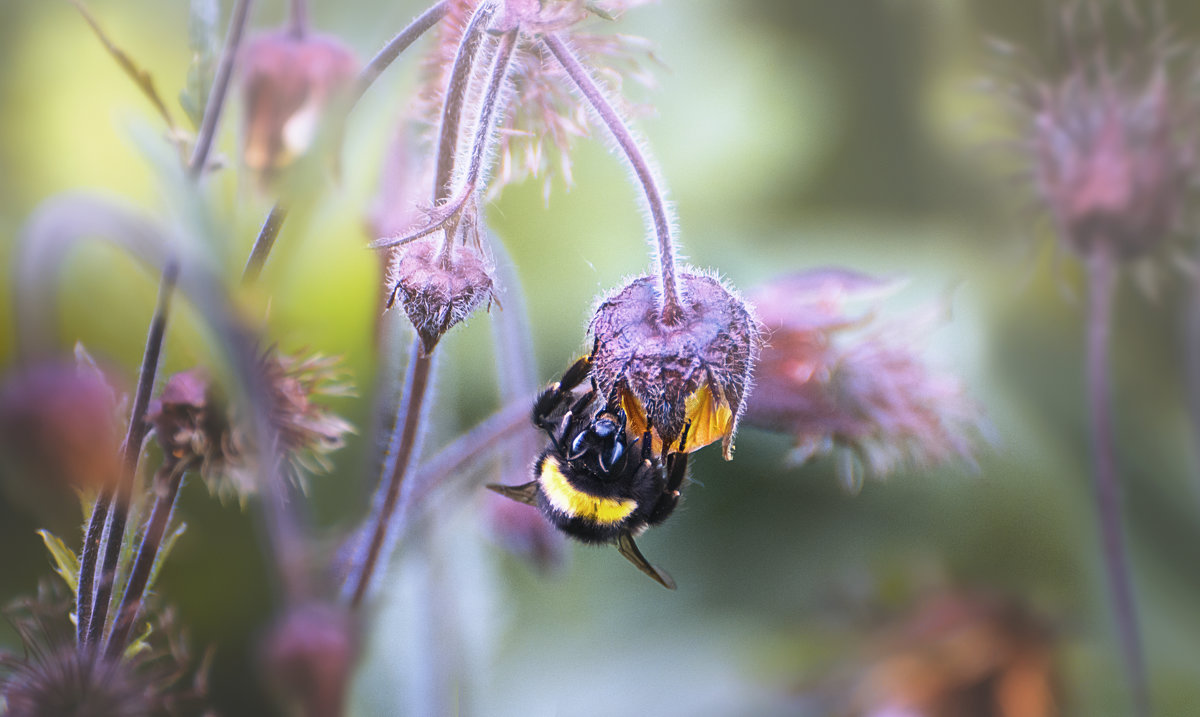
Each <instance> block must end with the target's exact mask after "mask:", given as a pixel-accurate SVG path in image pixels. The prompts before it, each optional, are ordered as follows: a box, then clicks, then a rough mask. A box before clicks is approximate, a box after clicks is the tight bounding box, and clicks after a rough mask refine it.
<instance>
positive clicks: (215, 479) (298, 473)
mask: <svg viewBox="0 0 1200 717" xmlns="http://www.w3.org/2000/svg"><path fill="white" fill-rule="evenodd" d="M261 375H262V377H263V378H264V379H265V380H266V382H267V385H268V386H269V396H270V400H271V405H270V407H269V412H270V416H271V421H272V423H273V424H274V427H275V430H276V431H278V434H279V442H280V448H281V450H282V452H283V454H284V456H285V458H286V459H287V461H288V465H289V467H290V469H291V470H290V471H289V473H290V474H291V476H292V477H293V479H295V480H296V481H298V482H301V485H303V483H302V478H303V475H304V474H305V472H318V471H325V470H328V469H329V468H330V463H329V459H328V455H329V454H330V453H331V452H333V451H335V450H337V449H338V448H341V447H342V444H343V441H344V437H345V435H346V434H347V433H350V432H352V431H353V428H352V427H351V426H350V424H349V423H347V422H346V421H345V420H343V419H342V418H340V417H339V416H337V415H336V414H334V413H333V412H331V411H330V410H329V409H328V408H327V407H326V406H324V405H323V404H322V403H319V402H318V401H317V399H319V398H321V397H335V396H346V395H349V394H350V391H351V389H350V385H349V383H348V382H347V381H346V378H345V374H344V372H343V370H342V369H341V366H340V360H339V359H337V358H330V357H325V356H320V355H317V354H314V355H311V356H307V357H300V356H295V355H289V354H284V353H280V352H278V351H276V350H270V351H268V352H266V353H265V354H263V356H262V359H261ZM239 415H240V414H239V410H238V408H237V407H236V406H235V405H233V404H231V402H230V401H228V400H227V398H226V397H225V395H224V394H223V393H222V391H221V390H220V388H219V387H218V386H217V385H216V384H215V383H214V382H213V381H212V380H211V379H210V378H209V376H208V374H207V373H206V372H204V371H203V370H199V369H197V370H192V371H185V372H182V373H177V374H175V375H173V376H171V377H170V378H169V379H168V380H167V383H166V385H165V386H164V387H163V391H162V395H161V396H160V397H159V399H158V400H156V401H155V402H154V403H153V404H151V408H150V412H149V414H148V416H147V420H148V421H149V422H150V423H151V424H152V425H153V426H154V428H155V432H156V434H157V435H158V441H159V443H160V444H161V445H162V447H163V451H164V452H165V453H166V454H167V455H168V456H171V457H172V458H173V459H174V460H177V461H181V462H196V463H197V464H198V465H199V468H200V474H201V476H203V477H204V479H205V480H206V481H207V482H208V484H209V486H210V488H211V489H212V490H213V491H214V492H215V493H217V494H218V495H220V496H222V497H230V496H239V497H245V496H247V495H250V494H252V493H254V492H255V491H256V490H257V477H256V472H255V467H254V465H253V464H252V463H251V462H250V456H251V455H252V451H251V450H250V445H249V436H248V434H247V433H246V432H245V428H244V426H243V425H242V423H241V421H240V420H239Z"/></svg>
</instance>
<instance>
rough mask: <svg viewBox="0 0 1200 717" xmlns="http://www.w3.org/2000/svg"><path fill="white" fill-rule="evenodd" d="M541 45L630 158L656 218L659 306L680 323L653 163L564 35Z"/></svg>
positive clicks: (671, 247) (667, 226)
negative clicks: (652, 167)
mask: <svg viewBox="0 0 1200 717" xmlns="http://www.w3.org/2000/svg"><path fill="white" fill-rule="evenodd" d="M542 44H543V45H545V46H546V49H548V50H549V51H550V54H552V55H554V58H555V59H556V60H558V64H560V65H562V68H563V70H565V71H566V73H567V76H568V77H570V78H571V81H572V82H574V83H575V86H576V87H578V88H579V91H580V92H581V93H583V96H584V98H585V99H587V101H588V104H589V105H591V106H592V109H593V110H595V112H596V114H597V115H598V116H599V117H600V120H601V121H602V122H603V123H604V125H605V126H606V127H608V129H609V131H610V132H612V135H613V138H614V139H616V141H617V146H618V147H620V148H621V152H622V153H623V154H624V155H625V158H626V159H627V160H629V164H630V166H631V167H633V173H634V174H635V175H636V176H637V180H638V183H639V184H641V186H642V190H643V191H644V192H645V193H646V204H647V205H649V207H650V216H651V218H652V219H653V221H654V234H655V236H656V237H657V239H658V245H657V248H658V265H659V279H660V282H661V284H662V285H661V286H660V287H659V288H660V294H661V296H660V301H661V302H662V305H661V306H660V307H659V309H660V310H661V312H662V321H663V323H664V324H667V325H672V324H675V323H678V322H679V321H680V320H681V319H682V318H683V303H682V301H681V299H680V297H679V286H678V283H677V281H676V274H677V271H676V268H675V244H674V240H673V239H672V238H671V220H670V218H669V216H668V213H667V203H666V200H665V199H663V195H662V192H661V190H660V189H659V186H658V182H657V180H656V179H655V177H654V172H653V170H651V169H650V162H649V161H648V160H647V159H646V155H645V153H644V152H643V151H642V148H641V147H639V146H638V143H637V140H635V139H634V138H633V133H632V132H631V131H630V130H629V127H628V126H626V124H625V122H624V121H623V120H622V119H621V116H620V114H618V113H617V110H616V109H615V108H614V107H613V106H612V104H611V103H610V102H609V101H608V98H606V97H605V96H604V92H603V91H602V90H601V89H600V86H599V85H597V84H596V81H595V80H593V79H592V76H591V75H590V74H588V71H587V69H585V68H584V66H583V64H582V63H581V62H580V61H579V59H578V58H576V57H575V55H574V53H572V52H571V48H569V47H568V46H567V44H566V43H565V42H563V40H562V38H560V37H558V36H557V35H552V34H546V35H543V36H542Z"/></svg>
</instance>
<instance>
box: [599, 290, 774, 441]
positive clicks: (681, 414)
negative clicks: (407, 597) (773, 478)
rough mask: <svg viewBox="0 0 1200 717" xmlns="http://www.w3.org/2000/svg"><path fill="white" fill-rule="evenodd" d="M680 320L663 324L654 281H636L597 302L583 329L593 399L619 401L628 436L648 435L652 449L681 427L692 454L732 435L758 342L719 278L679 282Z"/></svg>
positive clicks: (750, 320) (750, 321)
mask: <svg viewBox="0 0 1200 717" xmlns="http://www.w3.org/2000/svg"><path fill="white" fill-rule="evenodd" d="M679 286H680V290H681V294H682V298H683V312H684V315H683V317H682V318H681V319H680V320H679V321H678V322H675V323H673V324H671V325H666V324H664V323H663V321H662V318H661V312H660V311H659V309H658V279H657V277H651V276H643V277H640V278H637V279H634V280H633V281H631V282H629V283H627V284H626V285H625V286H623V287H622V288H620V289H618V290H617V291H616V292H614V293H612V294H611V295H609V296H608V297H606V298H604V299H602V300H601V302H600V303H599V305H598V306H597V308H596V310H595V312H594V314H593V316H592V320H591V324H590V325H589V327H588V331H589V333H590V334H591V335H592V337H593V339H594V341H595V344H594V345H595V349H594V350H593V352H592V377H593V380H594V382H595V384H596V387H597V389H598V390H599V391H600V395H602V396H609V397H614V396H615V397H618V398H619V399H620V401H621V405H622V407H623V408H624V410H625V413H626V415H627V416H628V419H629V430H630V431H631V432H632V433H633V434H634V435H641V434H642V433H643V432H644V431H645V430H647V428H649V429H650V430H651V431H652V438H653V440H654V442H655V446H656V449H657V450H659V451H661V450H662V449H663V448H664V446H667V447H669V446H671V444H673V443H674V442H675V441H676V440H678V439H679V438H680V436H681V434H682V432H683V429H684V427H685V426H686V427H688V435H687V444H686V445H685V446H683V448H682V450H684V451H687V452H691V451H695V450H698V449H700V448H703V447H704V446H706V445H708V444H709V443H712V442H714V441H717V440H720V441H721V442H722V450H723V453H724V455H725V458H726V460H729V459H730V458H731V457H732V452H733V436H734V433H735V432H736V431H737V424H738V419H739V418H740V416H741V414H742V411H743V409H744V408H745V405H746V397H747V395H748V393H749V391H750V383H751V372H752V371H753V370H754V365H755V362H756V361H757V359H758V353H759V347H760V343H761V338H760V334H759V328H758V323H757V320H756V319H755V318H754V315H753V314H752V313H751V310H750V308H749V307H748V306H747V305H746V303H745V302H744V301H742V300H741V299H739V298H738V297H737V296H736V295H735V294H734V293H733V292H732V291H731V290H730V289H728V288H726V287H725V286H724V285H723V284H722V283H721V282H720V281H719V280H718V279H716V278H714V277H711V276H707V275H704V274H697V273H687V272H685V273H683V274H680V276H679Z"/></svg>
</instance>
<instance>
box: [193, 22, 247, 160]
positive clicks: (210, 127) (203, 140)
mask: <svg viewBox="0 0 1200 717" xmlns="http://www.w3.org/2000/svg"><path fill="white" fill-rule="evenodd" d="M250 4H251V0H237V4H236V5H234V6H233V15H232V16H231V17H230V18H229V31H228V33H227V34H226V35H225V47H224V48H222V50H221V59H220V61H219V62H218V64H217V74H216V76H215V77H214V78H213V86H212V91H210V92H209V93H208V103H207V104H206V105H205V106H204V119H203V120H202V121H201V123H200V132H199V134H197V135H196V146H195V148H194V149H193V150H192V160H191V162H189V163H188V176H189V177H191V178H192V179H196V178H198V177H199V176H200V175H201V174H203V172H204V167H205V165H207V164H208V153H209V151H210V150H212V145H213V140H214V139H215V137H216V134H217V125H218V124H220V121H221V110H222V109H223V108H224V106H225V96H226V95H228V94H229V82H230V80H231V79H232V77H233V65H234V61H235V60H236V59H237V54H238V47H239V46H240V45H241V44H242V33H243V31H244V30H245V29H246V18H247V17H248V16H249V15H250Z"/></svg>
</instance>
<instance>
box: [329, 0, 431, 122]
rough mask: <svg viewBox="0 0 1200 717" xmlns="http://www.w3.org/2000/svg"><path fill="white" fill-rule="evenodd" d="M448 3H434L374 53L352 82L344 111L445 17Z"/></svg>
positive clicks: (351, 107) (348, 109)
mask: <svg viewBox="0 0 1200 717" xmlns="http://www.w3.org/2000/svg"><path fill="white" fill-rule="evenodd" d="M448 5H449V3H448V2H447V0H440V2H436V3H434V4H433V5H432V6H431V7H430V8H429V9H428V10H426V11H425V12H423V13H421V15H420V16H418V17H417V19H415V20H413V21H412V22H411V23H409V25H408V27H406V28H404V29H403V30H401V31H400V33H399V34H397V35H396V36H395V37H393V38H392V39H391V40H389V41H388V43H387V44H386V45H384V46H383V47H382V48H381V49H380V50H379V52H377V53H375V57H373V58H371V61H370V62H368V63H367V66H366V67H364V68H363V69H362V72H360V73H358V79H357V80H355V82H354V89H353V90H352V91H351V93H350V95H349V97H348V100H349V106H348V107H347V108H346V111H347V112H349V111H350V110H351V109H353V108H354V105H356V104H358V101H359V100H360V99H362V96H363V95H364V94H365V93H366V91H367V88H369V87H370V86H371V85H372V84H374V82H375V80H377V79H379V76H380V75H382V74H383V71H384V70H386V69H387V68H388V65H390V64H392V63H393V62H395V60H396V58H397V57H399V56H400V53H402V52H404V51H405V50H407V49H408V47H409V45H411V44H413V43H414V42H416V41H417V38H419V37H421V35H424V34H425V32H426V31H427V30H429V29H430V28H431V27H433V26H434V25H436V24H438V22H440V21H441V19H442V18H443V17H445V16H446V9H447V7H448Z"/></svg>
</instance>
